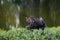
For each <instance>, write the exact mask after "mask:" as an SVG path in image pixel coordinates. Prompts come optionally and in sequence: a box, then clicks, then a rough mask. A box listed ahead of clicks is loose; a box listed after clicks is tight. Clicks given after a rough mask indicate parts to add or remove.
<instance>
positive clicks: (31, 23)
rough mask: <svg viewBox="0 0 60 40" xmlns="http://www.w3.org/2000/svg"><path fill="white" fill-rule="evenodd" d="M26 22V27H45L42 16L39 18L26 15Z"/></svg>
mask: <svg viewBox="0 0 60 40" xmlns="http://www.w3.org/2000/svg"><path fill="white" fill-rule="evenodd" d="M26 22H27V26H26V28H27V29H42V30H44V28H45V27H46V23H45V21H44V20H43V18H42V17H40V18H35V17H28V18H27V17H26Z"/></svg>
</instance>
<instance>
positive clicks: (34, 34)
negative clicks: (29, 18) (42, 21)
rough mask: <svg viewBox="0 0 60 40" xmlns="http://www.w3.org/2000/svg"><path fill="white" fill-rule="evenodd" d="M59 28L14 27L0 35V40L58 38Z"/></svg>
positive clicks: (48, 39)
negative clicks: (29, 28)
mask: <svg viewBox="0 0 60 40" xmlns="http://www.w3.org/2000/svg"><path fill="white" fill-rule="evenodd" d="M59 39H60V30H58V29H55V28H51V29H50V28H45V30H44V31H43V30H41V29H39V30H37V29H34V30H27V29H24V28H23V29H14V30H9V31H8V32H4V33H3V34H1V35H0V40H59Z"/></svg>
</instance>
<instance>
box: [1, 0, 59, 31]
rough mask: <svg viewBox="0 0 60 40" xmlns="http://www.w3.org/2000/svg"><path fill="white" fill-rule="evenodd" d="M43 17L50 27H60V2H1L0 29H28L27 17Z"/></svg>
mask: <svg viewBox="0 0 60 40" xmlns="http://www.w3.org/2000/svg"><path fill="white" fill-rule="evenodd" d="M30 16H35V17H37V18H38V17H40V16H41V17H43V19H44V20H45V22H46V24H47V26H48V27H53V26H55V27H57V26H60V0H0V28H1V29H5V30H8V29H13V28H19V27H26V19H25V17H30Z"/></svg>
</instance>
